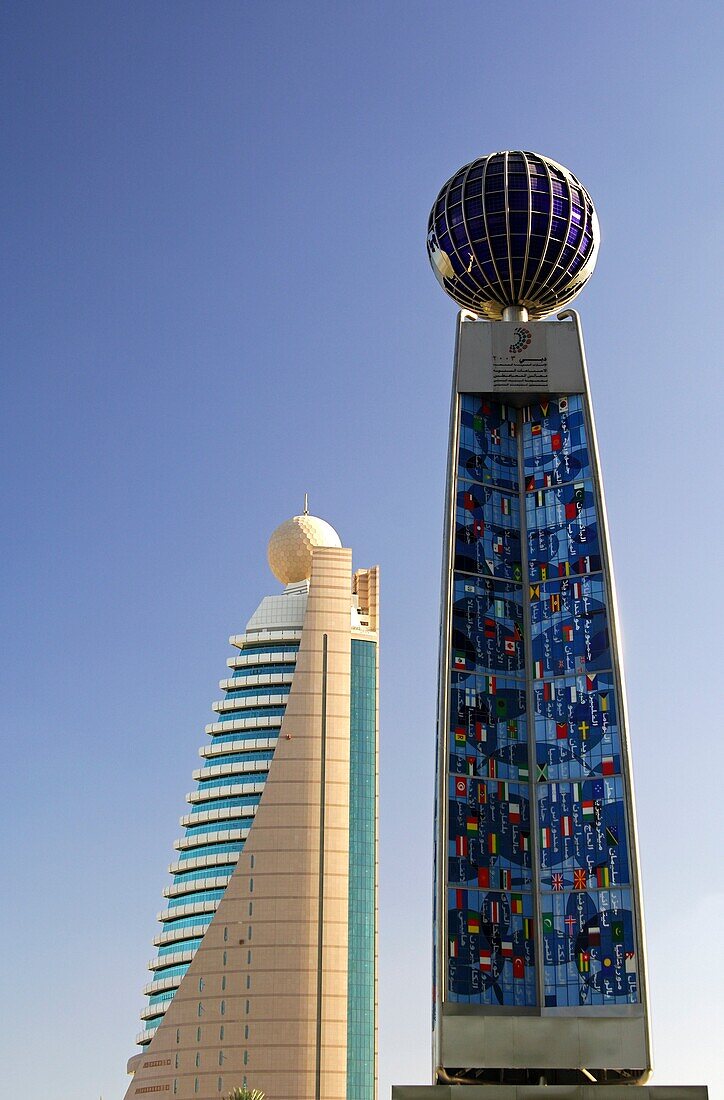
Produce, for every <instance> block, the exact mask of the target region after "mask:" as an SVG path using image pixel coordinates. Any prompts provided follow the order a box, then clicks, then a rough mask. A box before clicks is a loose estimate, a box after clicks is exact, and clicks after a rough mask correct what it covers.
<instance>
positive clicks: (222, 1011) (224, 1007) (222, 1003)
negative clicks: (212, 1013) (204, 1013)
mask: <svg viewBox="0 0 724 1100" xmlns="http://www.w3.org/2000/svg"><path fill="white" fill-rule="evenodd" d="M220 1011H221V1015H222V1016H223V1015H224V1013H225V1012H226V1001H222V1002H221V1005H220Z"/></svg>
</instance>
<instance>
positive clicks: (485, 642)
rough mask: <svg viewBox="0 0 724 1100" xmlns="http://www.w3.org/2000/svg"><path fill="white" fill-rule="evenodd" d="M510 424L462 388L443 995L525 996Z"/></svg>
mask: <svg viewBox="0 0 724 1100" xmlns="http://www.w3.org/2000/svg"><path fill="white" fill-rule="evenodd" d="M519 431H520V417H519V414H518V413H517V411H516V410H511V409H507V408H506V407H505V406H504V405H502V404H501V403H500V402H496V401H494V400H492V399H487V398H479V397H476V396H474V395H464V396H463V397H462V400H461V419H460V449H459V456H458V457H459V461H458V483H457V497H456V515H455V551H454V552H455V561H454V568H455V570H456V572H455V576H454V581H453V607H452V636H451V648H450V654H449V660H450V708H449V715H450V726H449V731H448V744H449V752H448V768H449V776H448V836H447V876H448V885H449V888H450V890H449V907H448V908H449V911H448V918H447V919H448V933H449V936H448V946H449V965H448V975H447V977H448V981H447V996H448V997H449V998H451V999H452V1000H454V1001H459V1002H463V1003H475V1004H489V1005H493V1004H499V1005H500V1004H505V1005H520V1006H529V1005H533V1004H535V1003H536V976H535V960H534V949H533V942H534V926H533V897H532V873H533V872H532V859H533V850H534V846H533V843H532V838H531V829H532V828H533V827H534V826H533V824H532V823H531V804H530V796H531V786H530V763H529V750H528V722H527V694H526V689H525V637H524V626H523V624H524V618H525V615H524V609H523V590H522V567H521V544H520V516H521V506H520V494H519V491H518V489H519V484H520V481H519V463H518V435H519ZM486 891H489V892H486ZM490 891H492V892H490ZM496 891H498V892H496ZM443 935H444V934H443Z"/></svg>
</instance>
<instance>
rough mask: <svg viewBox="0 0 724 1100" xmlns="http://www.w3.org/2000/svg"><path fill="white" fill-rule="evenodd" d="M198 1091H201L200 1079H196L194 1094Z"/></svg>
mask: <svg viewBox="0 0 724 1100" xmlns="http://www.w3.org/2000/svg"><path fill="white" fill-rule="evenodd" d="M198 1091H199V1079H198V1077H194V1092H198Z"/></svg>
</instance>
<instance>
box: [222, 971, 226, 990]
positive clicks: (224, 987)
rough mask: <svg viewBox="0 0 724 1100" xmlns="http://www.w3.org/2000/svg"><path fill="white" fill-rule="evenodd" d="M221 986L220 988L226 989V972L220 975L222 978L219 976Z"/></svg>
mask: <svg viewBox="0 0 724 1100" xmlns="http://www.w3.org/2000/svg"><path fill="white" fill-rule="evenodd" d="M221 988H222V989H226V974H224V975H222V978H221Z"/></svg>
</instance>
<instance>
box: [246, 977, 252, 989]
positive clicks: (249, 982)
mask: <svg viewBox="0 0 724 1100" xmlns="http://www.w3.org/2000/svg"><path fill="white" fill-rule="evenodd" d="M246 988H247V989H251V974H247V975H246Z"/></svg>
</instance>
